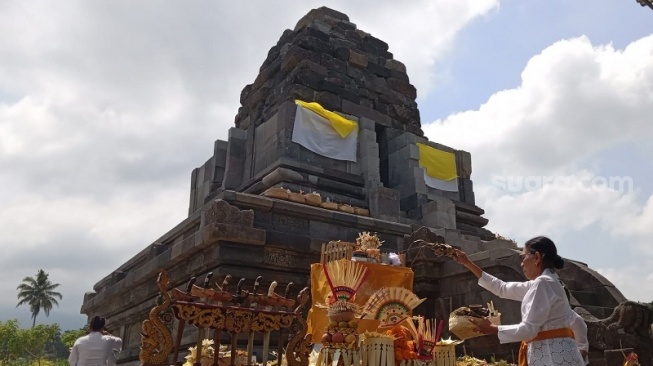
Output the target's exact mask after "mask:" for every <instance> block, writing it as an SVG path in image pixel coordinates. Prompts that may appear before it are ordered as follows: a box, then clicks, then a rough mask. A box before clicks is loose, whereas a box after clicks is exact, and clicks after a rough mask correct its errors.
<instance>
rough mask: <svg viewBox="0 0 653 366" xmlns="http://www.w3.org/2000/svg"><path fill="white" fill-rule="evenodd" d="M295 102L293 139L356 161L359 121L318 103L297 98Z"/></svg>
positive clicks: (317, 150)
mask: <svg viewBox="0 0 653 366" xmlns="http://www.w3.org/2000/svg"><path fill="white" fill-rule="evenodd" d="M295 103H296V104H297V112H296V113H295V126H294V128H293V132H292V141H293V142H295V143H298V144H300V145H302V146H303V147H305V148H307V149H308V150H310V151H312V152H314V153H316V154H320V155H322V156H326V157H328V158H331V159H336V160H347V161H354V162H355V161H356V150H357V147H358V123H356V122H355V121H352V120H349V119H347V118H344V117H342V116H340V115H339V114H337V113H334V112H331V111H328V110H326V109H324V108H323V107H322V106H321V105H320V104H318V103H315V102H312V103H307V102H304V101H301V100H296V101H295Z"/></svg>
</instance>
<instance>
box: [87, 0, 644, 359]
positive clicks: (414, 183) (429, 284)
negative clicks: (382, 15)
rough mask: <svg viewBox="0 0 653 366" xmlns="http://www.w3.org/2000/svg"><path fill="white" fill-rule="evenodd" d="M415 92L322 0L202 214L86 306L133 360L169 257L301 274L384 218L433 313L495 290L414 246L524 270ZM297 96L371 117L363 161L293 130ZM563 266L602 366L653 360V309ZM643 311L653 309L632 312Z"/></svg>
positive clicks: (239, 134)
mask: <svg viewBox="0 0 653 366" xmlns="http://www.w3.org/2000/svg"><path fill="white" fill-rule="evenodd" d="M416 95H417V91H416V89H415V87H414V86H413V85H412V84H411V82H410V79H409V77H408V74H407V72H406V67H405V66H404V64H402V63H401V62H400V61H399V60H396V59H394V58H393V54H392V53H391V52H390V51H389V46H388V44H387V43H385V42H383V41H382V40H380V39H378V38H375V37H374V36H372V35H370V34H368V33H366V32H364V31H363V30H360V29H358V28H357V26H356V24H354V23H352V22H351V21H350V20H349V18H348V16H346V15H345V14H342V13H340V12H337V11H334V10H331V9H328V8H319V9H314V10H311V11H310V12H309V13H308V14H307V15H306V16H304V17H303V18H302V19H300V20H299V22H298V23H297V25H296V26H295V28H294V30H286V31H285V32H284V33H283V34H282V35H281V37H280V39H279V41H278V42H277V44H276V45H274V46H273V47H272V48H271V49H270V51H269V52H268V56H267V58H266V59H265V61H263V64H262V66H261V68H260V72H259V74H258V76H257V77H256V79H255V80H254V82H253V83H252V84H250V85H247V86H245V88H244V89H243V91H242V93H241V96H240V103H241V107H240V109H239V111H238V114H237V115H236V117H235V126H234V127H232V128H230V129H229V134H228V140H227V141H222V140H217V141H216V142H215V144H214V152H213V155H212V156H210V157H209V158H208V160H207V161H206V162H205V163H204V164H202V165H201V166H200V167H199V168H196V169H194V170H193V171H192V174H191V184H190V203H189V209H188V217H187V218H186V219H185V220H183V221H182V222H180V223H179V224H178V225H177V226H175V227H173V228H171V229H170V230H169V231H168V232H167V233H164V234H163V235H162V236H161V237H160V238H159V239H158V240H156V241H155V242H154V243H151V244H149V245H143V249H142V250H140V252H138V253H134V256H133V257H132V258H131V259H130V260H128V261H127V262H125V263H124V264H122V265H121V266H119V267H118V268H116V269H115V271H113V272H112V273H110V274H108V275H107V276H106V277H105V278H103V279H101V280H99V281H98V282H97V283H96V285H95V286H94V287H93V291H92V292H88V293H87V294H86V295H85V297H84V303H83V305H82V308H81V312H82V313H84V314H86V315H88V316H91V317H92V316H94V315H96V314H100V315H103V316H105V317H107V319H108V321H109V327H110V328H111V330H112V331H113V333H114V334H115V335H119V336H121V337H122V338H123V340H124V346H125V349H124V350H123V352H122V353H121V354H120V358H119V360H118V361H119V363H121V364H124V365H135V364H138V352H139V347H140V341H141V335H140V328H141V322H142V321H143V319H145V318H146V317H147V313H148V311H149V310H150V309H151V308H152V306H153V304H154V300H155V297H156V295H157V294H158V289H157V286H156V278H157V275H158V273H159V270H160V269H165V270H166V271H168V272H169V273H170V276H171V279H172V285H174V286H183V285H184V284H185V283H186V281H188V278H189V277H191V276H198V277H199V276H204V274H206V273H207V272H213V273H214V274H215V276H216V277H223V276H225V275H227V274H231V275H232V276H233V277H234V278H239V276H240V277H245V278H255V277H257V276H259V275H260V276H262V277H263V278H264V284H263V285H267V284H269V283H270V282H271V281H277V282H278V283H279V284H280V285H285V284H287V283H288V282H294V283H295V284H296V285H298V286H301V287H303V286H307V285H309V283H308V282H309V276H308V275H309V271H310V267H309V266H310V263H314V262H319V260H320V250H321V246H322V244H323V243H326V242H329V241H332V240H343V241H354V240H355V238H356V237H357V236H358V233H359V232H362V231H371V232H376V233H378V235H379V237H380V238H381V239H382V240H384V241H385V243H384V245H383V247H382V248H383V249H384V250H387V251H404V252H405V253H406V254H407V260H406V262H407V265H410V266H411V267H412V269H413V271H414V273H415V280H414V291H415V292H416V293H417V294H418V295H419V296H420V297H426V298H428V300H427V302H425V303H424V304H422V305H420V307H418V308H417V309H416V310H417V311H418V312H419V313H421V314H423V315H426V316H428V317H433V316H436V317H438V318H440V319H442V318H445V319H446V318H447V316H448V314H449V312H450V311H451V310H452V309H455V308H457V307H460V306H465V305H468V304H484V303H486V302H488V301H489V300H490V299H491V298H490V295H489V294H488V293H487V292H486V291H484V290H482V289H481V287H479V286H478V285H477V284H476V279H475V277H473V275H472V274H470V273H469V272H467V271H466V270H464V268H462V266H460V265H458V264H457V263H454V262H452V261H451V260H448V259H446V258H443V257H436V256H435V255H434V254H433V253H428V251H419V250H414V248H411V243H413V242H414V240H416V239H424V240H426V241H430V242H438V241H439V242H442V241H443V240H444V241H446V243H448V244H451V245H453V246H456V247H460V248H462V249H463V250H465V251H466V252H467V253H471V255H470V257H471V258H472V259H473V260H475V261H476V262H477V263H478V264H479V265H480V266H481V267H482V268H483V269H484V270H486V271H488V272H490V273H492V274H494V275H497V276H498V277H500V278H502V279H504V280H517V281H520V280H524V277H523V275H522V271H521V268H520V259H519V256H518V254H519V251H518V250H517V246H516V244H515V243H514V242H511V241H509V240H505V239H503V238H501V237H497V236H495V234H493V233H492V232H490V231H488V230H487V229H485V226H486V225H487V223H488V220H487V219H486V218H484V217H483V214H484V211H483V209H482V208H480V207H478V206H476V204H475V198H474V190H473V183H472V179H471V176H472V163H471V156H470V154H469V153H468V152H466V151H462V150H457V149H455V147H449V146H444V145H441V144H438V143H437V142H433V141H429V140H428V139H427V138H426V137H425V136H424V134H423V132H422V130H421V128H420V113H419V109H418V108H417V103H416V101H415V99H416ZM296 99H299V100H303V101H308V102H311V101H315V102H318V103H320V104H321V105H322V106H323V107H324V108H326V109H328V110H331V111H335V112H338V113H341V114H342V115H344V116H346V117H347V118H349V119H351V120H354V121H357V122H358V124H359V132H358V143H357V159H356V162H352V161H344V160H335V159H331V158H328V157H325V156H322V155H319V154H316V153H314V152H312V151H309V150H308V149H306V148H304V147H302V146H300V145H299V144H297V143H294V142H292V133H293V126H294V120H295V112H296V108H297V106H296V104H295V103H294V101H295V100H296ZM416 143H422V144H426V145H429V146H432V147H435V148H437V149H439V150H442V151H446V152H450V153H453V154H454V156H455V164H456V170H457V173H458V178H457V188H458V189H457V192H451V191H442V190H438V189H434V188H431V187H429V186H427V185H426V184H425V178H424V174H423V170H422V168H421V167H420V166H419V151H418V148H417V146H416ZM271 187H283V188H287V189H290V190H292V191H294V192H298V191H300V190H301V191H304V192H318V193H319V194H320V195H321V196H322V197H325V198H328V199H329V200H330V201H333V202H339V203H345V204H349V205H352V206H356V207H361V208H365V209H367V210H368V212H369V215H367V216H363V215H356V214H350V213H346V212H340V211H333V210H328V209H325V208H321V207H313V206H309V205H305V204H300V203H294V202H290V201H284V200H278V199H274V198H269V197H265V196H262V195H261V194H262V193H263V192H264V191H265V190H267V189H268V188H271ZM171 209H174V208H171ZM536 234H537V233H534V235H536ZM409 249H410V250H409ZM559 273H560V276H561V278H562V279H563V280H564V282H565V284H566V286H567V287H568V288H569V289H570V291H571V302H572V305H573V306H575V307H577V311H579V312H580V313H581V314H583V316H584V317H585V318H586V319H587V322H588V326H589V333H590V338H591V341H590V343H591V350H590V351H591V352H590V357H591V358H592V360H593V362H596V363H593V364H596V365H601V364H610V363H609V361H606V360H608V359H609V357H608V358H606V356H609V354H610V352H612V351H611V350H612V349H614V348H619V347H620V342H621V346H622V347H628V348H633V349H635V350H637V351H638V352H639V353H640V360H641V357H642V356H645V357H646V356H648V357H650V355H651V344H652V343H651V342H652V341H651V330H650V324H651V321H652V320H653V314H648V315H647V314H646V309H644V310H642V309H643V308H641V307H638V306H639V305H640V304H637V303H632V302H627V299H626V298H624V296H623V295H622V294H621V293H620V292H619V291H618V290H617V289H616V288H615V286H614V285H613V284H611V283H610V282H609V281H607V280H606V279H605V278H603V277H601V276H600V275H599V274H598V273H597V272H595V271H593V270H591V269H590V268H588V267H587V266H586V265H585V264H583V263H580V262H576V261H573V260H567V264H566V266H565V268H564V269H563V270H561V271H560V272H559ZM493 300H494V302H495V305H496V306H497V307H498V308H499V309H501V311H502V313H503V317H502V321H503V322H504V323H505V324H512V323H517V322H519V316H520V315H519V314H520V311H519V303H517V302H512V301H497V300H496V299H495V298H494V299H493ZM622 303H625V304H622ZM620 304H621V305H620ZM629 305H630V306H629ZM615 307H617V309H616V310H615V312H614V313H613V309H615ZM631 308H634V309H635V310H632V309H631ZM631 312H635V313H637V314H640V313H641V314H644V315H645V316H648V318H646V319H647V320H641V319H640V317H637V320H629V319H630V318H629V316H630V315H629V314H630V313H631ZM610 314H612V316H610ZM601 319H603V320H601ZM629 321H630V322H629ZM642 322H643V323H645V324H643V323H642ZM647 322H648V323H647ZM646 327H648V328H646ZM445 335H447V333H445ZM465 345H466V351H467V352H468V353H473V354H474V355H476V356H480V357H488V358H489V357H490V356H493V355H496V356H497V357H503V358H505V359H510V355H511V353H514V354H516V349H517V347H518V345H516V344H509V345H499V344H498V341H497V340H496V337H479V338H474V339H471V340H468V341H466V342H465ZM461 353H462V349H461ZM618 355H619V356H620V354H618ZM606 362H608V363H606ZM643 364H647V363H646V362H645V363H643ZM648 364H651V363H648Z"/></svg>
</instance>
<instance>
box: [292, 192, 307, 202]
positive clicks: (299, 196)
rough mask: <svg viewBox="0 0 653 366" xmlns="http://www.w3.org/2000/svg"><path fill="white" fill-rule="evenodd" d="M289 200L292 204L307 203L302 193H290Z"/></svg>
mask: <svg viewBox="0 0 653 366" xmlns="http://www.w3.org/2000/svg"><path fill="white" fill-rule="evenodd" d="M288 200H289V201H292V202H297V203H306V198H305V197H304V194H303V193H302V192H299V193H295V192H290V193H288Z"/></svg>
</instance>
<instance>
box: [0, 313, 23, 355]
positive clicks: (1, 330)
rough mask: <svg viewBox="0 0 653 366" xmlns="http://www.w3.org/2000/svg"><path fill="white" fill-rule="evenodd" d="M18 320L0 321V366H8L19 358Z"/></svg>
mask: <svg viewBox="0 0 653 366" xmlns="http://www.w3.org/2000/svg"><path fill="white" fill-rule="evenodd" d="M19 330H20V328H19V326H18V320H16V319H12V320H7V321H6V322H4V323H3V322H1V321H0V365H9V364H10V362H12V361H13V360H15V359H16V358H17V357H19V356H20V353H21V344H20V339H19V338H18V332H19Z"/></svg>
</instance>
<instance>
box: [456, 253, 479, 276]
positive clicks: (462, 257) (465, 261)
mask: <svg viewBox="0 0 653 366" xmlns="http://www.w3.org/2000/svg"><path fill="white" fill-rule="evenodd" d="M451 257H452V258H453V259H454V260H455V261H456V262H458V263H460V264H462V265H463V266H465V267H467V269H469V270H470V271H472V273H473V274H474V275H475V276H476V277H478V278H481V275H482V274H483V270H482V269H481V268H480V267H479V266H477V265H476V264H474V262H472V260H471V259H469V258H468V257H467V254H466V253H465V252H463V251H462V250H460V249H454V250H453V255H452V256H451Z"/></svg>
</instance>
